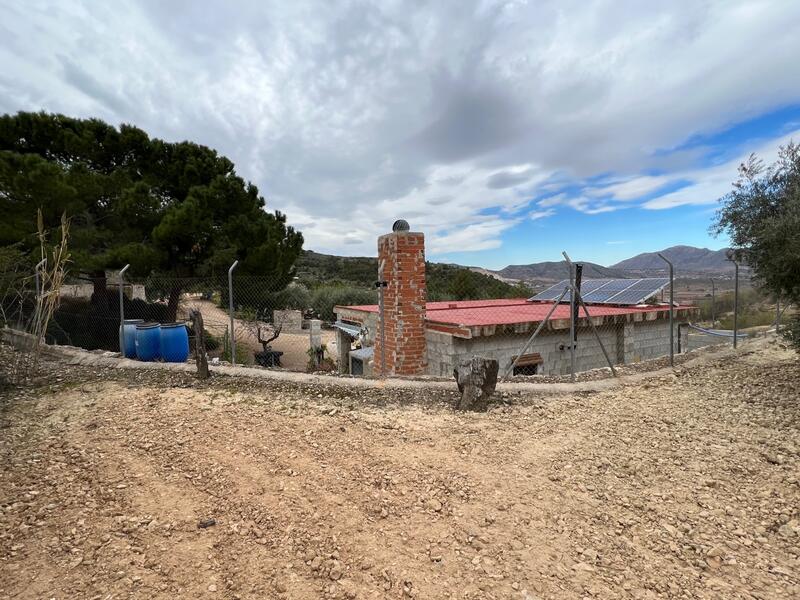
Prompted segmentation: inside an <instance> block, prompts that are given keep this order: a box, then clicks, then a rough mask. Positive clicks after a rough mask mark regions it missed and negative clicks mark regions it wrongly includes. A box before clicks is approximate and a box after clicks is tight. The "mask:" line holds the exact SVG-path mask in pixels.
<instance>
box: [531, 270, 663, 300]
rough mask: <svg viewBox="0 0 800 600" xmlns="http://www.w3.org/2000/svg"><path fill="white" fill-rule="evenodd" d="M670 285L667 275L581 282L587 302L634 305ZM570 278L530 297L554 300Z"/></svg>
mask: <svg viewBox="0 0 800 600" xmlns="http://www.w3.org/2000/svg"><path fill="white" fill-rule="evenodd" d="M668 285H669V278H667V277H646V278H644V279H586V280H584V281H583V282H582V283H581V297H582V298H583V301H584V302H586V303H587V304H624V305H626V306H634V305H636V304H641V303H642V302H644V301H645V300H647V299H648V298H651V297H653V296H655V295H656V294H657V293H658V292H660V291H661V290H663V289H664V288H665V287H666V286H668ZM566 287H569V280H568V279H564V280H563V281H559V282H558V283H557V284H555V285H554V286H552V287H549V288H547V289H546V290H544V291H543V292H540V293H538V294H536V295H535V296H534V297H533V298H529V300H530V301H532V302H553V301H554V300H556V299H558V297H559V296H560V295H561V292H563V291H564V288H566ZM571 297H572V292H567V293H566V294H565V295H564V298H563V299H562V302H570V300H571Z"/></svg>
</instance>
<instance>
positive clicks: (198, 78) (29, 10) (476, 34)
mask: <svg viewBox="0 0 800 600" xmlns="http://www.w3.org/2000/svg"><path fill="white" fill-rule="evenodd" d="M0 14H2V15H3V19H2V20H0V113H15V112H17V111H20V110H25V111H31V110H34V111H36V110H46V111H49V112H58V113H63V114H67V115H70V116H76V117H98V118H101V119H103V120H105V121H107V122H109V123H112V124H115V125H118V124H121V123H131V124H134V125H137V126H138V127H141V128H142V129H144V130H145V131H147V132H148V133H149V134H150V135H152V136H155V137H159V138H162V139H165V140H168V141H180V140H185V139H188V140H191V141H194V142H198V143H201V144H205V145H207V146H210V147H212V148H215V149H216V150H217V151H219V152H220V153H221V154H224V155H226V156H228V157H229V158H231V159H232V160H233V161H234V162H235V164H236V169H237V172H238V173H239V174H240V175H241V176H242V177H244V178H245V179H248V180H250V181H252V182H253V183H255V184H256V185H257V186H258V187H259V189H260V191H261V193H262V194H263V196H264V197H265V198H266V200H267V206H268V208H269V209H270V210H275V209H277V210H280V211H282V212H284V213H286V214H287V217H288V221H289V222H290V224H292V225H294V226H295V227H297V228H298V229H299V230H301V231H302V232H303V235H304V237H305V240H306V243H305V247H306V248H308V249H312V250H316V251H319V252H327V253H333V254H341V255H364V256H374V255H375V254H376V238H377V236H378V235H381V234H383V233H386V232H388V231H390V230H391V225H392V223H393V221H394V220H395V219H399V218H403V219H406V220H407V221H408V222H409V223H410V224H411V228H412V230H414V231H423V232H424V233H425V234H426V250H427V255H428V258H429V259H431V260H437V261H443V262H455V263H460V264H468V265H479V266H484V267H488V268H501V267H503V266H505V265H508V264H526V263H531V262H539V261H543V260H559V259H560V253H561V251H562V250H566V251H567V252H568V253H569V254H570V256H571V257H572V258H573V259H575V260H585V261H592V262H596V263H600V264H605V265H609V264H612V263H614V262H617V261H619V260H622V259H624V258H627V257H630V256H632V255H634V254H637V253H639V252H645V251H655V250H660V249H663V248H665V247H668V246H672V245H678V244H687V245H695V246H704V247H709V248H712V249H718V248H721V247H724V246H725V245H726V241H727V240H726V239H725V238H724V237H720V238H715V237H714V236H713V235H711V234H710V233H709V227H710V225H711V224H712V222H713V219H714V213H715V210H716V208H717V206H718V199H719V198H720V197H722V196H723V195H724V194H725V193H727V192H728V191H729V190H730V189H731V184H732V182H733V181H734V180H735V179H736V173H737V166H738V164H739V163H740V162H741V161H742V160H744V159H745V158H746V157H747V156H748V155H749V154H750V153H753V152H755V153H756V154H758V155H759V156H760V157H761V158H763V159H764V160H766V161H770V160H771V159H774V157H775V155H776V153H777V149H778V147H779V146H780V145H781V144H785V143H786V142H787V141H789V140H791V139H794V140H798V141H800V60H797V57H798V56H800V35H798V34H797V31H798V29H799V28H800V2H796V1H794V0H785V1H780V0H774V1H755V0H754V1H749V2H744V1H741V2H740V1H735V0H725V1H719V2H717V1H711V0H706V1H703V0H687V1H683V0H671V1H670V2H660V3H654V2H641V1H638V0H629V1H625V0H613V1H612V0H609V1H598V0H554V1H546V0H542V1H536V2H534V1H531V2H523V1H507V2H499V1H498V2H496V1H486V0H484V1H477V2H472V1H469V0H455V1H446V0H441V1H437V2H431V3H427V2H417V1H411V0H405V1H403V2H400V1H393V0H380V1H376V2H349V1H347V0H343V1H337V2H323V1H320V2H307V1H303V0H292V1H291V2H286V1H282V0H276V1H265V0H253V1H245V0H240V1H238V2H234V1H231V2H210V1H207V2H200V1H196V0H178V1H170V2H163V1H162V0H154V1H149V0H148V1H130V0H116V1H115V2H101V1H99V0H98V1H96V2H73V1H68V0H60V1H58V2H40V1H36V0H28V1H26V2H14V1H11V0H0Z"/></svg>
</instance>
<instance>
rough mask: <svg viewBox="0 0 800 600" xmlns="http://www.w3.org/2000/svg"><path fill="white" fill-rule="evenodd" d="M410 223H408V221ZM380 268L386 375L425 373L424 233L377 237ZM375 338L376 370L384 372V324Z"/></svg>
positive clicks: (394, 233)
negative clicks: (383, 345)
mask: <svg viewBox="0 0 800 600" xmlns="http://www.w3.org/2000/svg"><path fill="white" fill-rule="evenodd" d="M406 227H407V225H406ZM378 268H379V270H380V277H381V279H382V280H383V281H385V282H387V284H388V285H387V287H386V288H385V289H384V296H383V306H384V323H385V327H386V375H422V374H424V373H426V371H427V363H428V360H427V347H426V344H425V301H426V298H427V291H426V287H425V236H424V235H423V234H422V233H414V232H411V231H394V232H392V233H387V234H386V235H382V236H381V237H379V238H378ZM377 333H378V335H377V336H376V339H375V354H374V358H373V367H374V369H373V371H374V373H375V374H376V375H378V374H380V373H381V361H382V349H381V325H380V324H379V325H378V332H377Z"/></svg>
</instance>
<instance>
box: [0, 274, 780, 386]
mask: <svg viewBox="0 0 800 600" xmlns="http://www.w3.org/2000/svg"><path fill="white" fill-rule="evenodd" d="M565 275H566V274H565ZM232 283H233V286H232V296H231V290H230V289H229V286H228V281H227V277H226V276H221V277H194V278H177V277H170V276H156V275H153V276H150V277H146V278H127V279H126V280H125V281H124V284H123V288H122V289H123V308H124V315H125V319H130V320H133V319H137V320H142V321H144V322H154V323H162V324H164V323H173V322H179V323H186V325H187V328H188V331H189V337H190V343H191V345H193V344H194V339H195V335H194V332H193V331H192V328H191V327H192V326H191V324H190V313H191V311H192V310H198V311H199V312H200V313H201V314H202V315H203V321H204V327H205V336H204V337H205V343H206V350H207V352H208V355H209V358H210V361H211V363H212V364H214V363H215V362H235V363H236V364H238V365H257V366H262V367H267V368H282V369H288V370H292V371H302V372H309V371H319V370H323V371H338V372H340V373H349V374H353V375H367V376H370V375H374V376H377V375H379V374H380V373H379V372H373V369H372V365H373V362H374V361H373V359H374V357H373V353H372V350H373V349H374V347H375V343H376V336H377V335H378V333H379V326H378V323H379V318H378V308H377V306H376V305H377V303H378V293H377V290H376V289H375V288H374V287H373V286H366V285H364V286H360V287H359V286H353V285H334V284H331V283H327V284H320V285H318V286H317V287H316V288H315V287H314V286H313V285H311V286H310V287H307V286H305V285H302V284H300V283H298V282H296V281H295V282H291V283H289V284H288V285H286V284H285V282H280V283H278V282H275V281H271V280H270V279H269V278H266V277H256V276H248V275H238V274H236V273H234V275H233V277H232ZM0 284H2V289H0V321H1V322H2V325H7V326H10V327H14V328H18V329H24V328H25V325H26V322H27V320H28V319H29V317H30V315H31V313H32V310H33V307H34V305H35V286H34V278H33V276H32V273H31V272H30V271H29V272H28V274H25V273H24V270H20V269H17V270H14V271H13V272H12V273H11V274H8V273H5V274H4V275H3V278H2V280H0ZM118 292H119V280H118V278H115V277H114V276H110V277H109V278H108V279H107V280H106V281H102V280H100V281H90V280H88V279H85V278H84V279H81V278H77V277H76V278H74V279H71V280H69V281H68V283H67V284H66V285H65V286H64V287H63V288H62V289H61V295H60V298H61V302H60V306H59V308H58V310H57V311H56V313H55V315H54V317H53V319H52V321H51V323H50V327H49V329H48V331H47V333H46V341H47V342H49V343H55V344H62V345H70V346H78V347H81V348H85V349H87V350H98V349H100V350H107V351H112V352H117V351H119V344H120V342H119V325H120V307H119V296H118ZM231 298H232V300H233V303H232V304H233V315H231V314H230V310H229V306H230V304H231V303H230V300H231ZM664 300H665V298H663V297H660V298H657V299H655V300H654V302H655V303H656V305H657V306H656V308H655V309H654V311H653V312H652V313H648V315H649V316H648V315H645V316H635V317H634V316H633V315H632V313H630V311H628V313H624V312H623V313H619V312H618V311H617V312H615V311H614V310H608V311H600V312H599V313H596V312H595V309H596V307H590V310H591V311H592V315H593V316H592V318H591V319H587V318H586V315H585V314H584V311H583V309H582V308H580V309H579V313H578V320H577V321H576V325H577V327H576V328H575V331H574V333H573V332H571V329H570V325H571V319H570V314H571V313H570V311H569V304H568V303H562V304H561V305H559V306H558V307H555V308H553V307H552V305H548V304H545V305H544V306H542V307H541V311H540V312H541V314H539V313H536V314H533V313H532V312H531V308H530V306H531V303H529V302H528V301H527V299H526V298H516V299H514V298H511V299H494V300H491V299H490V300H474V301H456V300H453V301H448V300H446V299H443V300H441V301H439V302H436V303H430V302H429V303H428V305H427V312H426V314H425V317H427V320H426V326H425V327H426V328H425V340H424V348H425V351H424V357H423V359H422V361H421V363H420V370H419V372H418V374H420V375H431V376H436V377H451V376H452V373H453V369H454V368H455V366H457V364H458V362H459V361H460V360H463V359H466V358H469V357H471V356H474V355H480V356H483V357H486V358H494V359H496V360H497V361H498V363H499V369H500V375H501V376H508V377H510V378H518V379H519V378H528V377H534V376H542V375H544V376H569V375H570V374H572V373H573V370H572V369H573V367H572V365H573V360H572V354H573V353H574V365H575V366H574V372H575V373H580V372H583V371H587V370H591V369H599V368H606V367H608V362H609V361H610V362H611V364H612V365H614V366H618V365H630V364H634V363H638V362H642V361H648V360H652V359H657V358H662V357H665V356H668V355H669V351H670V341H669V323H668V319H667V312H668V303H667V302H664ZM725 302H728V299H727V298H725V297H722V298H721V299H720V300H719V303H718V306H717V309H718V310H717V313H716V315H715V321H716V322H719V319H720V314H721V311H723V310H724V309H725V306H726V305H725V304H724V303H725ZM337 307H338V308H337ZM342 307H344V308H342ZM347 307H350V308H347ZM550 308H553V311H552V314H551V315H550V316H549V318H546V319H545V315H546V314H547V312H548V310H549V309H550ZM704 310H705V309H704ZM786 310H787V306H786V305H779V306H777V307H776V308H775V309H774V314H775V325H780V321H781V319H782V318H783V315H784V313H785V312H786ZM445 313H447V315H448V317H447V319H449V321H447V322H445V323H442V322H439V321H441V317H439V316H437V315H442V314H445ZM790 313H792V314H793V313H794V311H793V310H791V309H790ZM532 314H533V315H534V316H531V315H532ZM712 314H713V307H712ZM726 314H729V313H726ZM743 314H745V316H746V315H747V313H746V312H743ZM525 315H528V316H525ZM231 317H232V318H233V321H232V322H233V330H231ZM726 318H729V317H726ZM437 319H439V321H437ZM543 319H544V321H543ZM698 319H699V321H698ZM690 323H691V325H692V326H691V327H690V326H689V324H690ZM537 328H538V329H539V330H540V331H539V333H538V334H537V335H536V337H535V338H533V339H532V334H533V333H534V331H535V330H536V329H537ZM774 328H775V327H774V326H773V328H772V329H773V330H774ZM673 329H674V330H675V335H674V348H675V352H676V353H677V352H686V351H688V350H693V349H696V348H698V347H702V346H705V345H710V344H719V343H728V344H730V343H731V336H730V335H727V334H726V333H725V332H724V331H720V329H721V328H719V327H718V326H717V327H715V322H714V321H709V320H708V319H706V320H703V316H702V314H698V313H695V314H693V315H688V316H687V314H686V313H683V314H681V313H678V314H676V316H675V319H674V323H673ZM765 329H768V328H765ZM232 336H233V339H235V341H236V344H235V345H236V349H235V356H232V344H231V339H232ZM417 343H422V341H421V340H416V341H414V340H411V344H412V345H414V344H417ZM392 352H394V350H391V351H390V352H389V353H390V354H391V353H392ZM389 374H391V372H390V373H389Z"/></svg>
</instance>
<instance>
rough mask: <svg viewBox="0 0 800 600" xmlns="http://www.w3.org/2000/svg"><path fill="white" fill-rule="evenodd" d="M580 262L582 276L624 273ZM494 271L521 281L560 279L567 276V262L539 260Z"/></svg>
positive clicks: (618, 275)
mask: <svg viewBox="0 0 800 600" xmlns="http://www.w3.org/2000/svg"><path fill="white" fill-rule="evenodd" d="M577 262H581V261H577ZM581 264H583V276H584V277H586V278H587V279H596V278H602V277H624V276H625V274H624V273H621V272H619V271H618V270H615V269H612V268H609V267H604V266H602V265H598V264H595V263H590V262H582V263H581ZM496 273H497V274H498V275H499V276H501V277H505V278H509V279H519V280H522V281H532V280H539V281H560V280H562V279H566V278H567V277H568V276H569V271H568V270H567V264H566V262H565V261H563V260H562V261H560V262H552V261H551V262H540V263H533V264H530V265H509V266H507V267H505V268H503V269H500V270H499V271H496Z"/></svg>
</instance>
